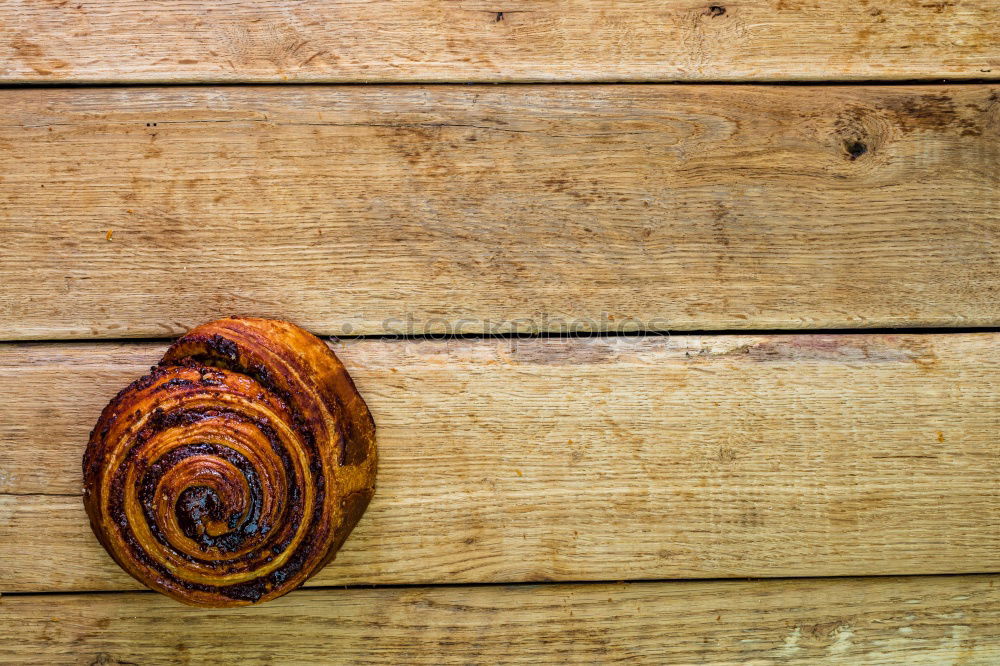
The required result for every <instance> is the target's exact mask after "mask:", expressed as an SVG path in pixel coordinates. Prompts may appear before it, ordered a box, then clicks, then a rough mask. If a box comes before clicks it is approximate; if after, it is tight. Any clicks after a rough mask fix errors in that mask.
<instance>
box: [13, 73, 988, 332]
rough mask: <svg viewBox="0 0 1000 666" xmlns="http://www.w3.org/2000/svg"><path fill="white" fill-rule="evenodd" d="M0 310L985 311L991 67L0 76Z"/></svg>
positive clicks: (919, 319) (765, 318)
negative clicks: (987, 81)
mask: <svg viewBox="0 0 1000 666" xmlns="http://www.w3.org/2000/svg"><path fill="white" fill-rule="evenodd" d="M0 109H3V111H2V113H0V178H2V180H0V233H2V235H3V242H2V243H0V285H2V287H0V337H5V338H8V339H25V338H29V339H30V338H35V339H39V338H40V339H62V338H81V337H82V338H93V337H134V336H147V337H148V336H166V335H173V334H179V333H181V332H183V331H184V330H186V329H188V328H189V327H191V326H193V325H195V324H198V323H201V322H203V321H207V320H211V319H215V318H218V317H220V316H227V315H231V314H243V315H259V316H268V317H276V318H283V319H291V320H293V321H295V322H297V323H298V324H300V325H302V326H305V327H307V328H309V329H310V330H312V331H314V332H316V333H319V334H325V335H345V334H359V333H361V334H386V333H397V332H404V333H428V332H450V333H483V332H502V331H510V330H518V331H525V332H537V331H565V330H602V331H621V330H635V329H646V330H653V329H655V330H667V329H672V330H680V329H687V330H718V329H732V328H747V329H762V328H765V329H772V328H773V329H777V328H782V329H808V328H848V327H849V328H857V327H887V326H996V325H1000V186H998V185H1000V86H985V85H969V86H957V87H956V86H935V87H909V86H897V87H794V88H787V87H785V88H782V87H778V88H772V87H755V86H544V87H538V86H514V87H503V88H498V87H479V86H467V87H451V86H446V87H412V86H384V87H270V88H153V89H135V88H124V89H103V90H102V89H90V90H88V89H75V90H55V89H40V90H6V91H0Z"/></svg>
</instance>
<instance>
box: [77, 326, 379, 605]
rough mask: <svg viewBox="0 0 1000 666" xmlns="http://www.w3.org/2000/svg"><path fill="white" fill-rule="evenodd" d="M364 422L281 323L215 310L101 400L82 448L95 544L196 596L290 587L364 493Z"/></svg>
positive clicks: (371, 460)
mask: <svg viewBox="0 0 1000 666" xmlns="http://www.w3.org/2000/svg"><path fill="white" fill-rule="evenodd" d="M376 462H377V461H376V449H375V423H374V422H373V421H372V418H371V415H370V414H369V412H368V407H367V406H366V405H365V402H364V400H362V398H361V396H360V395H359V394H358V392H357V389H355V388H354V383H353V382H352V381H351V378H350V376H349V375H348V374H347V371H346V370H345V369H344V366H343V365H341V363H340V361H339V360H338V359H337V357H336V355H334V353H333V352H332V351H330V349H329V348H328V347H327V346H326V345H325V344H324V343H322V342H321V341H320V340H318V339H317V338H316V337H315V336H313V335H312V334H310V333H308V332H306V331H304V330H302V329H301V328H299V327H297V326H295V325H293V324H290V323H288V322H284V321H274V320H267V319H237V318H233V319H222V320H219V321H215V322H211V323H208V324H204V325H202V326H198V327H196V328H194V329H193V330H191V331H190V332H189V333H188V334H187V335H185V336H184V337H182V338H180V339H179V340H177V342H175V343H174V344H173V345H172V346H171V347H170V348H169V349H168V350H167V352H166V354H164V356H163V359H162V360H161V361H160V363H159V365H157V366H154V367H153V368H152V369H151V371H150V373H149V374H148V375H146V376H145V377H142V378H141V379H139V380H137V381H135V382H133V383H132V384H131V385H130V386H129V387H127V388H126V389H124V390H123V391H121V392H120V393H119V394H118V395H117V396H115V398H114V399H113V400H112V401H111V402H110V404H108V406H107V407H105V409H104V412H103V413H102V414H101V417H100V419H98V421H97V425H96V426H95V427H94V430H93V432H92V433H91V435H90V443H89V445H88V446H87V451H86V453H85V454H84V457H83V475H84V504H85V506H86V509H87V514H88V516H89V517H90V524H91V526H92V527H93V529H94V533H95V534H96V535H97V538H98V539H99V540H100V542H101V543H102V544H103V545H104V547H105V549H107V551H108V553H110V554H111V557H113V558H114V559H115V561H116V562H118V564H119V565H121V567H122V568H123V569H125V571H127V572H128V573H129V574H131V575H132V576H134V577H135V578H136V579H138V580H139V581H141V582H142V583H144V584H146V585H147V586H149V587H151V588H153V589H154V590H157V591H159V592H163V593H164V594H167V595H169V596H171V597H173V598H175V599H178V600H179V601H183V602H185V603H188V604H192V605H197V606H215V607H223V606H240V605H245V604H250V603H255V602H261V601H266V600H269V599H274V598H275V597H279V596H281V595H282V594H285V593H286V592H288V591H290V590H293V589H295V588H296V587H298V586H299V585H301V584H302V583H303V582H305V580H306V579H308V578H309V577H310V576H312V575H313V574H315V573H316V572H317V571H319V570H320V569H321V568H323V566H324V565H326V564H327V563H328V562H330V560H332V559H333V557H334V555H335V554H336V552H337V549H339V548H340V546H341V544H343V543H344V540H345V539H346V538H347V535H348V534H350V532H351V530H352V529H353V528H354V526H355V524H357V522H358V519H359V518H360V517H361V514H362V513H364V511H365V508H366V507H367V506H368V502H369V500H370V499H371V497H372V494H373V493H374V491H375V467H376Z"/></svg>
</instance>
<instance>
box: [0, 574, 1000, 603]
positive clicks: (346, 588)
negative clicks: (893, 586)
mask: <svg viewBox="0 0 1000 666" xmlns="http://www.w3.org/2000/svg"><path fill="white" fill-rule="evenodd" d="M998 576H1000V570H997V571H992V570H990V571H973V572H946V573H921V574H864V575H858V574H845V575H834V576H773V577H749V576H743V577H737V578H635V579H628V580H621V579H614V578H610V579H601V580H538V581H499V582H492V581H490V582H467V583H440V582H428V583H387V584H364V583H355V584H350V585H317V586H308V585H307V586H306V587H300V588H298V589H297V590H295V591H294V592H301V591H306V590H312V591H317V592H332V591H334V590H337V591H342V592H350V591H355V590H411V589H420V588H472V587H558V586H572V585H580V586H583V585H632V584H637V585H649V584H657V585H659V584H681V585H684V584H699V583H758V582H759V583H764V582H767V583H778V582H801V581H845V580H878V579H886V580H892V579H910V580H912V579H918V578H959V577H965V578H972V577H982V578H989V577H998ZM294 592H293V593H294ZM106 594H148V595H153V594H158V593H157V592H155V591H153V590H145V589H143V590H72V591H62V590H60V591H38V592H23V591H17V592H2V595H3V597H57V596H76V595H106Z"/></svg>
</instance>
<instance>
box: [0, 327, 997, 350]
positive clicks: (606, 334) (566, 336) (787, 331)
mask: <svg viewBox="0 0 1000 666" xmlns="http://www.w3.org/2000/svg"><path fill="white" fill-rule="evenodd" d="M969 333H1000V326H952V327H948V326H941V327H937V326H926V327H920V326H917V327H913V326H910V327H906V326H901V327H898V328H894V327H877V328H876V327H873V328H745V329H744V328H728V329H691V330H687V329H684V330H645V329H643V330H639V331H620V332H619V331H594V332H586V331H584V332H576V333H559V332H547V331H541V332H537V333H416V334H410V335H397V334H391V333H390V334H382V333H372V334H360V335H318V336H317V337H319V338H320V339H321V340H326V341H329V342H334V343H336V342H338V341H340V342H354V341H363V340H371V341H395V340H398V341H400V342H419V341H422V340H430V341H445V340H511V339H519V340H530V339H556V340H574V339H581V340H586V339H593V338H620V337H630V338H633V337H641V336H649V337H664V338H669V337H674V336H676V337H688V336H690V337H696V336H702V337H707V336H720V337H722V336H755V335H963V334H969ZM177 337H179V336H175V337H148V338H147V337H142V336H137V337H133V338H121V337H118V338H31V339H27V338H2V339H0V346H3V345H8V346H14V345H17V346H33V345H37V346H41V345H51V344H85V343H95V344H120V345H121V344H136V345H138V344H169V343H171V342H173V341H174V340H176V339H177Z"/></svg>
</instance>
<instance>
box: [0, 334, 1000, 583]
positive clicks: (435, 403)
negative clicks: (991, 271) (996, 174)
mask: <svg viewBox="0 0 1000 666" xmlns="http://www.w3.org/2000/svg"><path fill="white" fill-rule="evenodd" d="M998 343H1000V334H986V333H982V334H948V335H847V336H838V335H807V336H717V337H697V336H690V337H684V336H675V337H650V338H641V337H619V338H593V339H548V340H546V339H515V340H449V341H438V342H433V341H423V342H408V341H396V342H387V341H362V342H356V343H352V344H348V345H340V346H338V347H337V349H338V351H339V353H340V355H341V357H342V358H343V360H344V362H345V364H346V365H347V367H348V369H349V370H350V372H351V373H352V375H353V376H354V378H355V379H356V381H357V384H358V388H359V390H360V391H361V393H362V394H363V395H364V396H365V399H366V400H367V401H368V404H369V406H370V407H371V410H372V414H373V416H374V418H375V421H376V423H377V424H378V438H379V447H380V463H379V474H378V490H377V492H376V495H375V499H374V500H373V502H372V504H371V506H370V508H369V509H368V512H367V513H366V514H365V516H364V517H363V518H362V520H361V522H360V524H359V525H358V528H357V529H356V530H355V532H354V533H353V534H352V536H351V537H350V539H349V540H348V542H347V544H346V545H345V547H344V549H343V550H342V551H341V552H340V554H339V555H338V557H337V560H336V561H335V562H334V563H333V564H331V565H330V566H328V567H327V568H326V569H324V570H323V572H322V573H320V574H319V575H318V576H317V577H316V578H315V579H314V580H313V584H318V585H331V584H347V583H352V584H355V583H356V584H361V583H383V584H386V583H456V582H524V581H539V580H562V581H579V580H619V579H653V578H719V577H743V576H825V575H863V574H911V573H978V572H991V571H1000V530H998V529H997V526H998V525H1000V458H998V456H997V441H996V433H997V432H1000V409H998V398H997V391H996V377H997V376H998V372H1000V357H998V356H997V354H996V350H997V345H998ZM162 352H163V346H162V345H150V344H111V343H87V344H80V343H63V344H27V345H24V344H21V345H6V346H2V347H0V482H2V484H3V485H2V490H3V492H4V493H8V494H5V495H0V571H3V572H4V574H3V576H0V579H2V581H0V585H2V591H4V592H11V591H28V592H31V591H83V590H98V589H101V590H103V589H131V588H135V587H136V585H137V584H136V583H134V582H133V581H132V580H131V579H130V578H128V577H127V576H126V575H125V574H124V573H122V572H121V571H120V570H119V569H118V567H117V566H116V565H115V564H114V563H113V562H112V561H111V559H110V558H109V557H108V556H107V555H106V554H105V553H104V551H103V550H102V549H101V547H100V546H99V545H98V543H97V541H96V540H95V539H94V537H93V535H92V534H91V532H90V527H89V525H88V523H87V520H86V517H85V515H84V511H83V506H82V501H81V498H80V497H79V493H80V483H81V482H80V469H79V465H80V457H81V455H82V452H83V449H84V445H85V442H86V439H87V434H88V431H89V429H90V427H91V425H92V423H93V422H94V421H95V420H96V417H97V415H98V413H99V411H100V409H101V407H103V405H104V403H105V401H106V400H107V399H109V398H110V397H111V396H112V395H114V393H115V392H116V391H117V390H118V389H119V388H120V387H122V386H124V385H125V384H126V383H127V382H128V381H130V380H131V379H133V378H135V377H137V376H138V375H140V374H141V373H142V372H143V368H145V367H148V366H149V364H151V363H152V362H154V361H155V360H156V359H157V358H159V356H160V355H161V354H162Z"/></svg>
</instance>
